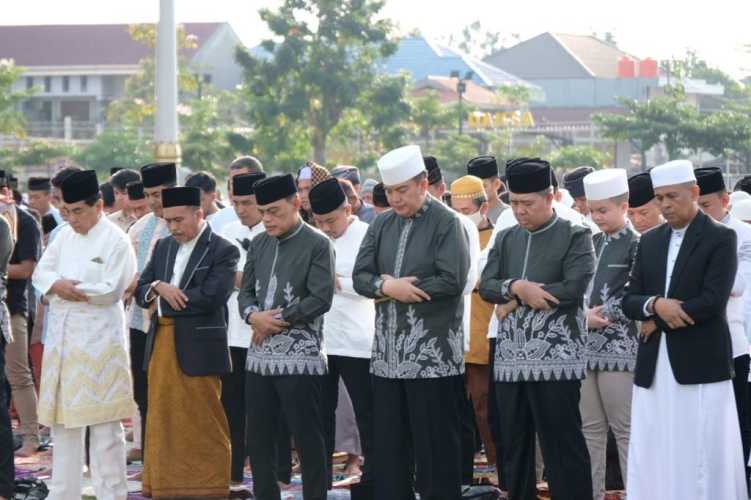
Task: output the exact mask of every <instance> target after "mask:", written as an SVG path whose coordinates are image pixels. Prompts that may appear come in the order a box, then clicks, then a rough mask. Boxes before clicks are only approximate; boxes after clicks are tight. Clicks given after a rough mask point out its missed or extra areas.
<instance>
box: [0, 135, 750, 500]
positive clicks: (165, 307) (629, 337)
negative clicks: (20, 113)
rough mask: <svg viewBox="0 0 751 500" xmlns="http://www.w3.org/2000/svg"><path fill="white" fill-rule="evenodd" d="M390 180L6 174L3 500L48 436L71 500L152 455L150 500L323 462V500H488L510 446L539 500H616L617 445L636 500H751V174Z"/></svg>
mask: <svg viewBox="0 0 751 500" xmlns="http://www.w3.org/2000/svg"><path fill="white" fill-rule="evenodd" d="M377 167H378V174H379V176H380V181H375V180H366V181H365V182H362V183H361V179H360V174H359V171H358V169H357V168H356V167H349V166H340V167H337V168H335V169H333V170H332V171H331V172H329V171H328V170H327V169H326V168H324V167H323V166H320V165H317V164H315V163H314V162H308V163H306V164H305V165H304V166H303V167H301V168H300V169H299V171H298V172H297V175H296V176H293V175H291V174H285V175H267V173H266V172H265V171H264V167H263V166H262V164H261V162H260V161H259V160H258V159H256V158H254V157H249V156H248V157H241V158H238V159H237V160H235V161H234V162H233V163H232V164H231V165H230V166H229V170H228V185H227V190H228V193H229V203H227V204H226V205H224V204H222V203H221V202H220V199H219V196H218V191H217V182H216V179H215V178H214V177H213V176H212V175H211V174H209V173H205V172H198V173H194V174H192V175H190V176H189V177H188V178H187V179H186V180H185V182H184V185H182V186H179V185H178V175H177V169H176V166H175V164H172V163H156V164H149V165H146V166H144V167H142V168H140V169H139V170H131V169H113V172H112V176H111V178H110V179H109V180H108V181H107V182H106V183H104V184H101V185H100V183H99V181H98V179H97V175H96V173H95V172H94V171H91V170H81V169H79V168H76V167H67V168H64V169H62V170H60V171H59V172H58V173H56V175H55V176H54V177H53V178H51V179H48V178H31V179H29V181H28V186H27V188H28V189H27V196H26V197H25V198H24V197H23V196H21V194H20V192H19V190H18V186H17V185H14V183H13V178H12V177H11V176H6V174H5V173H4V172H0V213H2V215H3V216H2V217H0V274H2V275H3V276H6V277H7V280H2V282H0V298H1V299H2V303H1V307H0V331H1V332H2V335H0V354H2V353H3V352H4V356H3V355H0V500H7V499H9V498H11V497H12V493H13V492H12V488H13V476H14V471H13V449H14V448H15V449H17V451H16V454H17V455H18V456H31V455H33V454H34V453H36V452H37V449H38V448H39V446H40V438H41V437H43V434H44V432H45V430H47V429H48V430H49V431H50V434H51V439H52V440H53V443H54V451H53V467H52V479H51V484H50V487H51V495H50V498H51V499H53V500H73V499H75V500H79V499H80V496H81V486H82V476H83V470H84V468H85V465H86V464H88V466H89V469H90V472H91V478H92V483H93V487H94V490H95V492H96V495H97V498H99V499H102V500H104V499H125V498H126V497H127V480H128V477H127V473H126V461H127V460H143V463H144V469H143V474H142V477H141V480H142V483H143V494H144V496H147V497H151V498H225V497H227V496H233V497H248V496H250V495H251V494H253V495H255V498H258V499H260V500H278V499H280V498H281V489H280V488H281V485H283V484H285V483H289V482H290V478H291V475H292V471H293V461H296V462H297V467H299V470H300V472H301V474H302V488H303V497H304V498H305V499H306V500H321V499H325V498H326V495H327V490H329V489H330V488H331V487H332V477H333V470H334V467H333V461H332V457H333V455H334V452H335V451H340V452H346V453H347V454H348V458H347V464H346V467H347V472H348V473H351V474H353V475H356V476H359V481H358V482H355V483H354V484H353V486H352V498H355V499H357V498H375V499H378V500H386V499H388V500H406V499H414V498H415V493H416V492H417V493H419V495H420V498H422V499H424V500H443V499H445V500H459V499H460V498H462V497H463V495H464V494H468V492H469V491H470V490H468V487H469V486H470V485H472V483H473V466H474V461H475V455H476V453H477V452H479V451H481V450H482V451H484V454H485V456H486V457H487V460H488V463H489V464H491V465H494V466H495V468H496V471H497V480H498V485H499V486H500V487H501V489H502V490H504V491H506V492H507V495H508V498H510V499H512V500H533V499H535V498H537V484H538V482H539V481H540V480H542V479H543V478H544V479H545V480H546V481H547V483H548V485H549V490H550V494H551V497H552V498H553V499H555V500H565V499H570V500H586V499H589V498H592V499H593V500H602V499H603V498H604V496H605V483H606V462H607V459H606V449H607V447H608V434H609V432H612V435H613V437H614V443H615V444H614V447H615V449H617V463H618V465H619V467H620V471H621V475H622V479H623V482H624V483H625V487H626V490H627V496H628V498H629V500H673V499H674V500H685V499H689V498H690V499H692V500H694V499H696V500H716V499H722V500H734V499H735V500H741V499H743V500H745V499H747V498H748V494H747V490H748V477H749V473H748V472H749V470H748V468H747V464H748V461H749V447H750V446H751V422H750V421H749V419H750V418H751V417H750V416H749V383H748V381H749V359H750V358H749V352H750V346H749V338H750V335H749V333H751V225H750V224H751V194H748V192H751V178H749V179H743V180H742V181H741V182H740V183H739V184H738V185H737V186H736V192H734V193H732V195H731V194H730V193H729V192H728V189H727V186H726V183H725V178H724V176H723V173H722V171H721V170H719V169H717V168H696V169H694V168H693V166H692V164H691V163H690V162H688V161H685V160H680V161H673V162H669V163H667V164H664V165H660V166H657V167H654V168H652V169H651V170H650V171H648V172H644V173H640V174H637V175H634V176H632V177H630V178H628V177H627V175H626V172H625V171H624V170H622V169H602V170H595V169H593V168H591V167H580V168H577V169H575V170H573V171H571V172H568V173H566V175H565V176H564V177H563V179H562V182H561V184H560V185H559V182H558V179H557V176H556V174H555V172H554V171H553V170H552V169H551V167H550V164H549V163H548V162H547V161H545V160H543V159H540V158H518V159H515V160H513V161H509V162H508V163H507V164H506V165H505V169H504V170H503V172H501V171H499V167H498V164H497V162H496V159H495V158H494V157H492V156H480V157H477V158H473V159H471V160H470V161H469V162H468V163H467V166H466V169H467V175H464V176H462V177H460V178H458V179H457V180H455V181H454V182H452V183H451V184H450V186H447V185H446V182H445V180H444V177H443V175H442V172H441V169H440V166H439V163H438V160H437V159H436V158H434V157H432V156H423V153H422V151H421V149H420V148H419V147H418V146H414V145H410V146H404V147H402V148H398V149H396V150H393V151H390V152H388V153H387V154H386V155H384V156H383V157H381V158H380V159H379V160H378V162H377ZM32 325H33V326H32ZM42 346H43V347H42ZM41 349H43V354H42V355H40V356H35V355H34V353H35V350H37V351H38V350H41ZM30 352H31V355H30ZM30 360H36V361H35V362H31V361H30ZM39 360H41V363H39V362H38V361H39ZM38 365H41V366H38ZM5 374H7V380H8V385H9V386H10V389H11V393H10V394H7V393H6V391H5V386H6V383H5V378H4V377H5ZM35 382H36V385H35ZM10 395H12V400H13V403H14V407H15V411H16V414H17V417H18V421H19V426H18V428H17V435H16V436H14V435H13V434H12V431H11V424H10V418H9V414H8V411H7V408H8V400H9V396H10ZM126 419H132V420H133V421H134V422H135V426H134V432H133V436H132V440H133V441H134V445H133V447H132V449H131V450H130V451H128V452H127V453H126V435H125V433H124V430H123V425H122V422H123V421H124V420H126ZM15 439H20V442H18V443H14V440H15ZM293 456H295V457H296V459H293ZM247 465H249V466H250V468H251V470H252V476H253V489H254V491H253V492H250V491H248V490H247V489H245V487H244V486H243V480H244V472H245V470H246V466H247ZM473 498H476V497H473Z"/></svg>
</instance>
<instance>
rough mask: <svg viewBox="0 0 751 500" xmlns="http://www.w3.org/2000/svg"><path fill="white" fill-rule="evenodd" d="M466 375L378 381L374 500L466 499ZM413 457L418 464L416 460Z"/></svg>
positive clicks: (375, 388)
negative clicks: (462, 432) (462, 404)
mask: <svg viewBox="0 0 751 500" xmlns="http://www.w3.org/2000/svg"><path fill="white" fill-rule="evenodd" d="M462 382H463V379H462V377H461V376H456V377H444V378H433V379H412V380H403V379H387V378H382V377H373V404H374V421H375V424H374V431H375V432H374V436H375V441H374V443H375V445H374V446H375V448H374V453H373V457H374V459H375V460H374V464H375V466H374V470H373V473H374V475H375V498H378V499H389V500H414V498H415V494H414V489H413V482H414V480H413V474H412V471H413V463H414V465H415V467H416V468H417V483H416V489H417V491H418V492H419V493H420V498H421V499H422V500H459V499H460V498H461V483H462V477H461V476H462V475H461V464H460V460H461V443H460V438H459V426H460V422H459V420H460V415H459V414H460V411H461V410H460V408H459V398H458V397H457V393H456V389H457V384H460V383H462ZM413 459H414V462H413Z"/></svg>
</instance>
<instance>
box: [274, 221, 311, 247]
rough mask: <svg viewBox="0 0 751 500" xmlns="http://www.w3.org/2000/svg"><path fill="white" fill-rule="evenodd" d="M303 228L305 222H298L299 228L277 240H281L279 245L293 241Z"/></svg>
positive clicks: (296, 227) (291, 230)
mask: <svg viewBox="0 0 751 500" xmlns="http://www.w3.org/2000/svg"><path fill="white" fill-rule="evenodd" d="M303 226H305V222H303V221H302V220H300V221H298V223H297V226H295V227H293V228H292V229H290V230H289V231H287V232H286V233H285V234H283V235H281V236H280V237H278V238H277V240H279V243H284V242H285V241H289V240H291V239H292V238H294V237H295V236H297V235H298V234H299V233H300V231H302V228H303Z"/></svg>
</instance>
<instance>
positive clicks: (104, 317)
mask: <svg viewBox="0 0 751 500" xmlns="http://www.w3.org/2000/svg"><path fill="white" fill-rule="evenodd" d="M135 272H136V260H135V254H134V252H133V247H132V246H131V244H130V240H129V239H128V237H127V235H126V234H125V233H124V232H123V231H122V230H121V229H120V228H118V227H117V226H116V225H115V224H113V223H112V222H111V221H109V220H108V219H107V217H104V216H102V217H100V219H99V221H98V222H97V223H96V224H95V225H94V227H93V228H91V230H90V231H89V232H88V233H87V234H85V235H82V234H78V233H76V232H75V231H74V230H73V228H72V227H71V226H69V225H66V226H64V227H63V229H62V230H61V231H60V233H59V234H58V235H57V237H56V238H55V240H54V241H53V242H52V243H51V244H50V245H49V246H48V247H47V249H46V250H45V252H44V254H43V255H42V258H41V260H40V261H39V263H38V264H37V266H36V269H35V271H34V274H33V276H32V282H33V284H34V287H35V288H36V289H37V290H38V291H39V292H40V293H42V294H45V295H46V294H47V293H48V292H49V290H50V288H51V287H52V285H53V284H54V283H55V282H56V281H57V280H59V279H70V280H76V281H79V282H80V283H79V284H78V285H77V287H78V288H79V289H80V290H81V291H83V292H84V293H85V294H86V295H87V296H88V298H89V301H88V302H70V301H67V300H64V299H62V298H60V297H58V296H57V295H48V298H49V302H50V304H49V309H48V310H49V315H48V329H47V338H46V340H45V345H44V362H43V367H42V381H41V390H40V398H39V422H40V423H41V424H43V425H47V426H50V427H51V426H53V425H62V426H64V427H66V428H74V427H83V426H87V425H95V424H100V423H105V422H115V421H118V420H121V419H123V418H129V417H131V416H132V415H133V412H134V411H135V403H134V402H133V383H132V376H131V371H130V356H129V354H128V343H127V338H128V337H127V333H126V332H127V329H126V324H125V312H124V310H123V303H122V297H123V292H124V291H125V289H126V288H127V287H128V284H129V283H130V282H131V280H132V279H133V276H134V275H135Z"/></svg>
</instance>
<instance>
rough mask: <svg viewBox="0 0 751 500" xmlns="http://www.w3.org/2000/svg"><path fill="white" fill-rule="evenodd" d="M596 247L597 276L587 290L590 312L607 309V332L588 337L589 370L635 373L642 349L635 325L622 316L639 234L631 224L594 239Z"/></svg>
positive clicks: (601, 330)
mask: <svg viewBox="0 0 751 500" xmlns="http://www.w3.org/2000/svg"><path fill="white" fill-rule="evenodd" d="M592 239H593V241H594V247H595V255H596V256H597V258H596V261H595V275H594V278H592V282H591V283H590V287H589V289H588V305H589V307H590V308H594V307H598V306H604V307H603V309H602V316H603V317H605V318H606V319H608V321H610V324H609V325H608V326H606V327H605V328H597V329H590V330H589V331H588V334H587V368H589V369H590V370H602V371H634V368H635V367H636V351H637V350H638V348H639V340H638V335H637V334H638V329H637V325H636V322H635V321H632V320H630V319H628V318H627V317H626V316H625V314H623V307H622V302H623V295H624V291H623V289H624V287H625V286H626V282H627V281H628V276H629V273H630V271H631V265H632V264H633V262H634V258H635V257H636V248H637V247H638V245H639V234H638V233H637V232H636V231H635V230H634V229H633V227H632V226H631V223H629V222H627V223H626V226H624V227H623V229H621V230H620V231H618V232H616V233H613V234H610V235H609V234H605V233H598V234H596V235H594V236H593V237H592Z"/></svg>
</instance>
